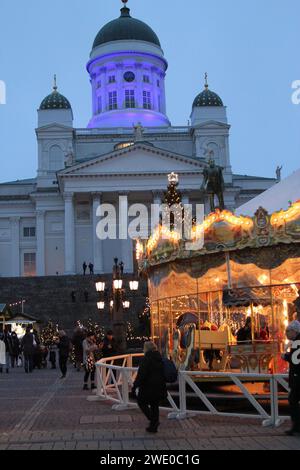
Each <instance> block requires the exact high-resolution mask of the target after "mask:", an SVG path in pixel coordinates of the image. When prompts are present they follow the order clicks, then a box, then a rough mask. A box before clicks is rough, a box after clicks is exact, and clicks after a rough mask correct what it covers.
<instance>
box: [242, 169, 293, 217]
mask: <svg viewBox="0 0 300 470" xmlns="http://www.w3.org/2000/svg"><path fill="white" fill-rule="evenodd" d="M299 200H300V169H299V170H297V171H295V172H294V173H292V174H291V175H290V176H288V177H287V178H285V179H284V180H282V181H281V182H280V183H277V184H275V185H274V186H272V187H271V188H269V189H267V191H265V192H263V193H262V194H260V195H259V196H257V197H255V198H254V199H251V201H249V202H247V203H246V204H243V205H242V206H241V207H239V208H238V209H237V210H236V214H237V215H249V216H251V217H252V216H253V215H254V214H255V212H256V211H257V209H258V208H259V207H263V208H264V209H266V210H267V211H268V212H269V214H271V213H273V212H276V211H279V210H281V209H283V210H286V209H288V208H289V202H290V201H291V202H296V201H299Z"/></svg>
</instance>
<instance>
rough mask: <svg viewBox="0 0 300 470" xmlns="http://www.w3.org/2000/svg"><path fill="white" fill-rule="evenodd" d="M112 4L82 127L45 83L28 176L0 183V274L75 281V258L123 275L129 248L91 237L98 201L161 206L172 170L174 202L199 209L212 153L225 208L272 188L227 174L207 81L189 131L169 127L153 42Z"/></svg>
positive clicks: (130, 260) (130, 259) (222, 120)
mask: <svg viewBox="0 0 300 470" xmlns="http://www.w3.org/2000/svg"><path fill="white" fill-rule="evenodd" d="M122 1H123V3H124V6H123V8H122V9H121V16H120V17H119V18H117V19H115V20H113V21H111V22H109V23H108V24H106V25H105V26H104V27H103V28H102V29H101V30H100V31H99V33H98V34H97V36H96V39H95V41H94V44H93V47H92V52H91V55H90V59H89V62H88V64H87V70H88V73H89V76H90V82H91V88H92V116H91V119H90V121H89V123H88V125H87V128H85V129H76V128H75V127H74V126H73V112H72V107H71V104H70V103H69V101H68V100H67V99H66V98H65V97H64V96H63V95H62V94H60V93H59V92H58V89H57V85H56V82H55V84H54V87H53V91H52V93H51V94H50V95H49V96H47V97H46V98H45V99H44V100H43V101H42V103H41V105H40V108H39V110H38V126H37V129H36V135H37V142H38V168H37V175H36V177H35V178H32V179H29V180H18V181H14V182H8V183H3V184H1V185H0V276H5V277H19V276H52V275H54V276H55V275H71V274H78V273H80V272H82V264H83V262H84V261H86V262H87V263H89V262H92V263H93V264H94V270H95V273H109V272H111V267H112V260H113V258H114V257H118V258H119V259H122V260H123V262H124V264H125V272H132V271H133V269H134V246H133V242H132V241H131V240H129V239H128V240H99V239H98V238H97V236H96V226H97V223H98V220H99V219H98V218H97V216H96V209H97V207H98V206H99V203H100V202H103V203H106V202H108V203H111V204H115V206H116V208H117V207H118V201H119V196H120V195H127V196H128V201H129V204H132V203H138V202H139V203H144V204H146V205H148V206H149V207H150V205H151V204H153V203H158V202H161V199H162V197H163V192H164V191H165V190H166V186H167V181H168V180H167V176H168V174H170V173H171V172H175V173H177V174H178V175H179V180H180V190H181V192H182V194H183V202H184V203H188V202H190V203H193V202H194V203H196V202H198V203H199V202H203V203H204V204H205V206H206V209H207V211H209V204H208V198H207V200H206V198H205V197H204V200H203V195H202V194H201V192H200V187H201V184H202V181H203V169H204V168H205V166H206V165H207V162H208V161H209V159H210V158H211V157H212V156H213V159H214V160H215V162H216V164H218V165H220V166H221V167H223V168H224V180H225V185H226V187H225V194H224V196H225V205H226V207H227V208H228V209H231V210H232V209H235V208H237V207H239V206H241V205H242V204H244V203H245V202H247V201H249V200H250V199H252V198H253V197H255V196H257V195H258V194H260V193H261V192H263V191H265V190H266V189H268V188H270V187H271V186H272V185H273V184H275V183H276V180H275V179H272V178H263V177H254V176H242V175H236V174H234V173H233V171H232V168H231V164H230V152H229V130H230V125H229V124H228V121H227V113H226V106H224V104H223V102H222V100H221V98H220V97H219V96H218V95H217V94H216V93H214V92H212V91H211V90H210V89H209V86H208V83H207V81H206V83H205V88H204V90H203V91H202V92H201V93H200V94H198V96H196V98H195V100H194V102H193V104H192V112H191V116H190V121H189V122H190V124H189V125H188V126H182V127H174V126H172V124H171V123H170V120H169V118H168V116H167V108H166V99H165V77H166V72H167V68H168V63H167V60H166V58H165V57H164V53H163V50H162V47H161V44H160V41H159V38H158V37H157V35H156V34H155V33H154V31H153V30H152V29H151V28H150V27H149V26H148V25H147V24H145V23H144V22H142V21H140V20H137V19H135V18H133V17H132V16H131V14H130V10H129V8H128V7H127V5H126V3H127V0H122ZM195 73H197V71H195ZM139 123H140V124H139ZM133 124H135V125H137V124H139V126H137V128H136V129H134V127H133ZM141 128H143V133H142V138H141V132H142V131H141ZM137 129H138V132H137Z"/></svg>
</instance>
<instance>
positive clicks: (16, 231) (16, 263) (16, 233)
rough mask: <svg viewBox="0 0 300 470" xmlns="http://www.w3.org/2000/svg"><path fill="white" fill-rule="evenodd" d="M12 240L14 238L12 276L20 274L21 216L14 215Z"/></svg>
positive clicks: (11, 220) (11, 221)
mask: <svg viewBox="0 0 300 470" xmlns="http://www.w3.org/2000/svg"><path fill="white" fill-rule="evenodd" d="M10 223H11V240H12V246H11V247H12V276H13V277H19V276H20V217H12V218H11V219H10Z"/></svg>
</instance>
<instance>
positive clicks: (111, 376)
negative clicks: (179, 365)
mask: <svg viewBox="0 0 300 470" xmlns="http://www.w3.org/2000/svg"><path fill="white" fill-rule="evenodd" d="M138 357H143V354H128V355H123V356H116V357H113V358H106V359H102V360H101V361H99V362H97V364H96V378H97V390H96V396H93V397H89V400H93V401H96V400H109V401H111V402H113V403H114V405H113V409H114V410H125V409H128V408H130V407H137V403H135V402H131V401H130V389H131V387H132V385H133V383H134V380H135V378H136V375H137V370H138V368H137V367H133V359H134V358H138ZM116 362H117V363H119V364H120V363H121V364H120V365H116ZM217 378H219V379H221V381H225V382H226V384H227V385H228V384H229V383H231V384H232V385H234V386H235V389H238V393H239V397H241V398H243V399H245V400H247V402H248V404H249V405H251V406H252V407H253V408H254V410H255V411H256V413H255V414H251V413H238V412H228V411H219V410H218V409H217V408H216V406H215V405H214V404H213V403H212V396H211V395H210V394H207V393H205V392H204V391H203V390H201V385H200V383H201V379H202V380H203V379H205V382H206V383H207V381H209V379H213V380H215V379H217ZM286 378H287V376H286V375H271V374H238V373H231V372H193V371H179V374H178V391H177V392H168V402H169V407H168V408H166V409H167V410H168V411H169V414H168V418H169V419H186V418H189V417H192V416H195V415H199V414H200V415H207V414H209V415H214V416H224V417H225V416H226V417H228V416H231V417H238V418H252V419H253V418H255V419H260V420H262V424H263V426H279V425H280V424H282V422H283V421H285V420H286V419H289V417H288V416H281V415H280V413H279V402H280V398H281V397H283V398H286V394H284V395H283V392H282V391H280V390H279V389H280V387H281V389H282V390H284V391H285V392H288V391H289V386H288V383H287V381H286ZM197 382H198V384H197ZM203 383H204V382H203ZM247 383H248V384H249V383H260V384H265V385H267V389H268V390H269V391H270V393H264V395H263V398H264V399H269V405H270V411H269V412H268V411H266V410H265V409H264V408H263V407H262V405H261V404H260V402H259V398H258V396H257V393H251V391H250V390H249V388H247V386H246V384H247ZM187 387H189V388H190V389H191V390H192V392H190V391H187ZM172 394H173V396H172ZM175 394H176V395H177V396H176V398H177V399H178V400H179V406H177V405H176V402H175V399H176V398H175V397H174V395H175ZM190 398H193V399H195V398H196V399H198V402H199V404H201V405H202V406H203V405H204V406H205V408H206V410H205V411H203V410H199V409H192V410H189V409H188V401H189V399H190ZM219 398H220V396H219ZM224 400H228V397H226V395H224Z"/></svg>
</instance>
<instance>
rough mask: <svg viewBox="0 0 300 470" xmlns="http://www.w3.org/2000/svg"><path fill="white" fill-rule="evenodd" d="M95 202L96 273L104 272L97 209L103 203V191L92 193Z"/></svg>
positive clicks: (94, 243)
mask: <svg viewBox="0 0 300 470" xmlns="http://www.w3.org/2000/svg"><path fill="white" fill-rule="evenodd" d="M92 199H93V204H92V211H93V219H92V220H93V263H94V272H95V274H102V273H103V272H104V266H103V240H100V239H99V238H98V236H97V231H96V230H97V223H98V221H97V209H98V207H99V206H100V204H101V193H93V194H92Z"/></svg>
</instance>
